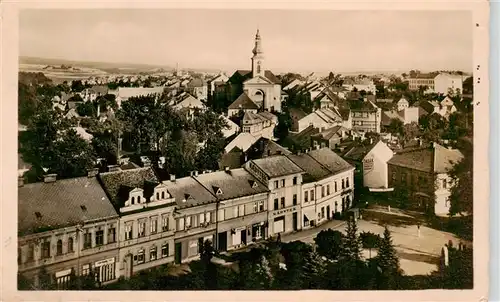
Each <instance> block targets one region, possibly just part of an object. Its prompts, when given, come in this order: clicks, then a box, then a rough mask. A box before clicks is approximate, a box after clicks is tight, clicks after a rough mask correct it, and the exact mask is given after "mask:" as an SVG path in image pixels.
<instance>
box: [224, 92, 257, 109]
mask: <svg viewBox="0 0 500 302" xmlns="http://www.w3.org/2000/svg"><path fill="white" fill-rule="evenodd" d="M240 106H241V107H240ZM228 109H259V106H257V104H255V103H254V101H252V99H251V98H250V97H249V96H248V95H247V94H246V93H245V92H243V93H242V94H240V96H239V97H238V98H237V99H236V100H235V101H234V102H233V103H232V104H231V105H229V107H228Z"/></svg>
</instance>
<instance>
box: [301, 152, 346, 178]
mask: <svg viewBox="0 0 500 302" xmlns="http://www.w3.org/2000/svg"><path fill="white" fill-rule="evenodd" d="M308 155H309V156H311V157H312V158H314V159H315V160H316V161H317V162H319V163H320V164H322V165H323V166H324V167H325V168H327V169H328V170H329V171H330V172H331V173H340V172H343V171H346V170H349V169H352V168H354V167H353V166H351V164H349V163H348V162H347V161H345V160H344V159H343V158H342V157H340V156H339V155H337V153H335V152H333V151H332V150H330V148H321V149H317V150H312V151H309V153H308Z"/></svg>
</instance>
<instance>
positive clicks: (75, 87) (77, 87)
mask: <svg viewBox="0 0 500 302" xmlns="http://www.w3.org/2000/svg"><path fill="white" fill-rule="evenodd" d="M84 89H85V85H83V83H82V81H81V80H74V81H73V82H72V83H71V91H73V92H82V91H83V90H84Z"/></svg>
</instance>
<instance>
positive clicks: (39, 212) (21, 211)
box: [17, 170, 120, 289]
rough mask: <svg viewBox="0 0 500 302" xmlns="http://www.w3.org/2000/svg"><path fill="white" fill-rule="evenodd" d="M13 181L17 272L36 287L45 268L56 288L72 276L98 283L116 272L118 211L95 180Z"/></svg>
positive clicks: (54, 177) (52, 177)
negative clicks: (86, 278)
mask: <svg viewBox="0 0 500 302" xmlns="http://www.w3.org/2000/svg"><path fill="white" fill-rule="evenodd" d="M95 173H96V171H95V170H91V171H89V176H88V177H87V176H85V177H78V178H72V179H60V180H58V179H57V175H55V174H48V175H45V177H44V181H43V182H37V183H30V184H24V183H23V182H22V181H19V182H18V185H19V187H18V190H17V192H18V271H19V273H20V274H21V275H23V276H24V277H25V278H27V279H30V280H32V281H33V282H34V285H35V286H38V285H39V283H40V282H41V280H40V275H41V274H42V273H43V272H42V271H45V273H46V274H47V275H48V278H49V279H50V282H51V283H53V284H55V285H56V286H57V288H58V289H66V288H68V286H69V283H70V282H71V281H72V280H71V279H72V278H73V276H74V275H77V276H80V275H88V274H90V273H94V275H95V280H96V281H97V282H99V283H100V284H107V283H109V282H112V281H115V280H116V279H117V278H118V276H119V267H120V263H119V262H118V251H119V246H118V243H117V240H118V238H117V235H118V213H117V212H116V211H115V209H114V208H113V206H112V204H111V202H110V201H109V199H108V197H107V196H106V193H105V192H104V190H103V189H102V188H101V186H100V185H99V182H98V181H97V179H96V178H95Z"/></svg>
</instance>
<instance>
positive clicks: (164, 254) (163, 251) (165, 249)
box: [161, 243, 168, 258]
mask: <svg viewBox="0 0 500 302" xmlns="http://www.w3.org/2000/svg"><path fill="white" fill-rule="evenodd" d="M161 257H162V258H163V257H168V243H165V244H164V245H162V246H161Z"/></svg>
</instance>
